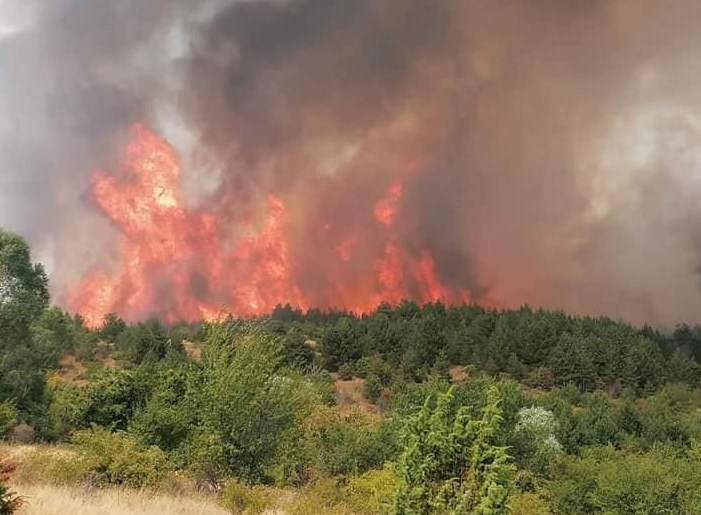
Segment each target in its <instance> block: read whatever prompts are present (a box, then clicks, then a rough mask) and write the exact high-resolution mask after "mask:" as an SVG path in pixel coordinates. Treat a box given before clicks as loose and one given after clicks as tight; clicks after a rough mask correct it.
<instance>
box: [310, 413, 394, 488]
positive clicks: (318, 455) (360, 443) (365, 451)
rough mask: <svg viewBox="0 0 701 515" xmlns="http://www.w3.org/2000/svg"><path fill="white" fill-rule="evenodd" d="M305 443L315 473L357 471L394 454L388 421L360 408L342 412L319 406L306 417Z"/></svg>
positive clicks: (363, 469) (390, 457)
mask: <svg viewBox="0 0 701 515" xmlns="http://www.w3.org/2000/svg"><path fill="white" fill-rule="evenodd" d="M306 438H307V440H306V446H307V447H308V449H309V451H308V452H309V453H310V454H311V455H312V456H313V459H312V463H313V467H314V468H315V469H316V472H317V474H316V475H317V476H319V475H320V476H339V475H347V474H359V473H363V472H366V471H368V470H371V469H375V468H380V467H382V465H383V464H384V463H385V462H386V461H389V460H391V459H393V458H394V457H395V455H396V449H397V442H396V434H395V432H394V431H393V429H392V427H391V426H390V424H389V422H388V421H385V420H381V419H379V418H378V417H377V416H376V415H372V414H369V413H365V412H363V411H361V410H360V409H354V410H352V411H351V412H350V413H349V414H348V415H345V416H344V415H342V414H341V413H339V411H338V409H336V408H320V409H318V410H317V411H316V412H315V413H314V414H313V415H312V416H311V417H310V418H309V419H308V421H307V436H306Z"/></svg>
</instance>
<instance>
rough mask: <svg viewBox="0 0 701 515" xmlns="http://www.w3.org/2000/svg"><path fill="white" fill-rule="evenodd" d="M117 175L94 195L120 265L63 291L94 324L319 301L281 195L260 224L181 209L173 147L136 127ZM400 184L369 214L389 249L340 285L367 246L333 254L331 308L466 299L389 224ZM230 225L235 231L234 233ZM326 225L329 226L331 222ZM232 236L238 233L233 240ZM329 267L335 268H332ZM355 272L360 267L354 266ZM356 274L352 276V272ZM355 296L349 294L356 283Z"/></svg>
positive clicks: (258, 310) (241, 312)
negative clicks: (300, 272)
mask: <svg viewBox="0 0 701 515" xmlns="http://www.w3.org/2000/svg"><path fill="white" fill-rule="evenodd" d="M121 168H122V169H123V170H122V171H123V173H122V174H121V175H112V174H109V173H106V172H96V173H95V174H94V175H93V179H92V187H91V191H92V195H93V198H94V200H95V202H96V203H97V205H98V206H99V208H100V210H101V211H102V212H103V213H104V214H105V215H106V216H107V217H109V219H110V220H111V221H112V222H113V223H114V224H115V226H116V227H117V228H118V230H119V232H120V233H121V242H120V252H119V259H118V264H117V265H116V266H115V267H114V269H112V270H109V271H107V270H94V271H92V272H90V273H89V274H88V275H87V276H86V277H84V278H83V279H82V280H81V281H80V282H79V283H78V284H77V285H75V287H74V288H72V290H71V291H70V292H69V295H68V299H67V303H68V306H69V308H70V309H71V310H73V311H75V312H78V313H80V314H81V315H82V316H83V318H84V320H85V322H86V324H87V325H89V326H91V327H97V326H99V325H101V323H102V322H103V320H104V317H105V316H106V315H107V314H109V313H118V314H119V315H121V316H123V317H125V318H127V319H132V320H133V319H138V318H142V317H144V316H150V315H157V316H160V317H161V318H163V319H164V320H165V321H167V322H173V321H176V320H179V319H187V320H197V319H203V318H204V319H216V318H219V317H220V316H221V315H222V313H230V314H232V315H235V316H244V317H245V316H254V315H261V314H265V313H268V312H270V311H271V310H272V309H273V308H274V307H275V306H276V305H277V304H280V303H290V304H292V305H294V306H297V307H300V308H306V307H308V306H309V305H311V304H314V305H318V304H319V300H318V299H319V298H320V296H319V294H318V292H315V291H313V290H312V289H310V288H309V287H308V286H307V287H306V288H305V284H304V283H302V282H301V281H298V280H297V278H296V275H295V271H296V268H295V263H293V259H292V257H291V256H292V253H291V250H290V247H291V243H290V241H289V237H288V232H289V231H288V226H289V223H288V211H287V208H286V205H285V203H284V202H283V199H282V198H280V197H279V196H276V195H268V198H267V202H266V204H265V206H264V207H265V209H264V210H263V211H264V213H265V216H264V219H263V221H262V223H260V224H259V225H258V227H256V228H254V227H253V226H250V227H235V228H232V227H229V226H226V225H230V224H224V223H222V222H221V221H220V220H221V217H218V216H217V215H216V212H215V211H212V212H208V211H203V210H193V209H188V208H186V207H185V205H184V202H183V191H182V188H181V165H180V161H179V159H178V157H177V155H176V154H175V152H174V151H173V149H172V148H171V146H170V145H169V144H168V143H167V142H166V141H164V140H163V139H161V138H160V137H158V136H157V135H155V134H153V133H152V132H151V131H149V130H148V129H147V128H146V127H144V126H141V125H136V126H134V128H133V130H132V137H131V141H130V143H129V144H128V145H127V147H126V149H125V151H124V156H123V159H122V163H121ZM402 191H403V184H402V182H401V181H395V182H394V183H393V184H392V185H391V186H390V187H389V189H388V191H387V193H386V196H385V198H382V199H379V200H378V201H377V203H376V205H375V208H374V211H373V215H374V220H375V222H376V223H378V224H379V226H380V230H381V231H382V238H384V239H385V244H384V246H383V249H382V251H381V255H379V256H377V257H376V259H375V266H374V267H364V268H362V269H361V270H363V272H362V277H361V276H355V277H354V276H353V274H350V275H351V276H350V278H349V280H347V281H346V282H343V283H339V282H338V281H334V280H333V278H332V277H331V275H333V273H340V271H342V270H345V268H343V267H346V266H350V265H352V264H353V261H354V260H356V259H367V258H366V257H365V256H366V254H365V256H364V255H360V256H358V254H359V253H358V252H357V251H358V249H362V248H363V237H362V234H357V235H356V234H353V235H349V236H345V237H342V238H341V239H340V240H339V241H338V242H337V243H336V245H335V246H334V247H333V248H331V249H330V254H329V255H330V256H333V258H334V259H335V260H337V262H338V266H332V267H329V269H328V270H326V271H320V273H321V274H323V273H327V274H329V277H327V278H326V280H327V284H328V288H329V295H328V297H334V301H333V303H330V302H327V303H326V304H327V306H323V305H322V306H319V307H330V306H334V307H341V308H346V309H349V310H352V311H356V312H364V311H369V310H371V309H373V308H374V307H376V306H377V305H378V304H380V303H381V302H390V303H397V302H399V301H401V300H402V299H405V298H414V299H416V300H417V301H419V302H431V301H438V300H442V301H446V302H463V301H466V300H469V294H468V293H466V292H463V291H460V292H455V291H452V290H451V289H450V288H448V287H446V286H445V285H443V284H442V283H441V281H440V280H439V278H438V275H437V273H436V270H435V263H434V261H433V259H432V257H431V255H430V254H429V253H428V252H427V251H425V250H424V251H421V252H419V256H418V257H415V256H413V255H412V253H410V252H409V251H408V249H407V247H406V245H404V244H403V240H402V238H401V234H399V233H398V231H396V230H395V228H394V222H395V220H396V217H397V213H398V210H399V207H400V206H399V204H400V201H401V197H402ZM232 229H236V231H232ZM326 229H330V227H329V226H327V227H326ZM232 234H235V235H237V236H236V238H234V242H233V243H225V242H230V241H231V239H232V238H231V236H232ZM332 270H333V271H335V272H332ZM356 270H358V269H356ZM356 275H357V272H356ZM351 283H353V284H355V285H359V286H358V288H357V290H356V291H354V292H352V293H351V292H350V291H349V290H351V289H352V288H353V285H352V284H351Z"/></svg>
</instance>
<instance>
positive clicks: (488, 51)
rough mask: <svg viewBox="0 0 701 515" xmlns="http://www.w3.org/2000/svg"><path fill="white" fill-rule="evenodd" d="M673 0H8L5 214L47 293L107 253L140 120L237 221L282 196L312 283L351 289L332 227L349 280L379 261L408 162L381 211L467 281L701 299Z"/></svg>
mask: <svg viewBox="0 0 701 515" xmlns="http://www.w3.org/2000/svg"><path fill="white" fill-rule="evenodd" d="M662 4H663V3H662V2H658V1H656V0H571V1H568V2H562V1H560V0H539V1H537V2H520V1H517V0H493V1H489V2H483V1H479V0H441V1H440V2H437V1H435V0H413V1H412V2H406V1H403V0H380V1H378V0H354V1H352V2H349V1H344V0H249V1H243V0H239V1H235V0H220V1H215V0H209V1H200V2H187V1H185V0H181V1H175V2H174V1H165V0H150V1H149V2H139V1H137V0H128V1H127V0H125V1H122V2H112V1H109V0H90V1H88V0H61V1H56V2H52V3H51V7H46V6H44V5H40V3H39V2H33V3H32V2H21V3H20V2H14V3H13V2H5V3H4V4H1V3H0V17H1V18H3V20H7V21H4V22H3V23H2V24H0V34H2V35H1V36H0V38H1V39H0V112H2V113H3V114H4V116H3V118H2V120H1V121H0V169H1V170H2V172H0V225H2V226H5V227H8V228H10V229H12V230H15V231H18V232H20V233H22V234H24V235H25V236H27V237H28V239H29V240H30V242H31V243H32V245H33V246H34V248H35V249H36V251H37V252H38V255H39V257H40V258H41V259H42V260H44V261H45V262H47V263H49V264H50V268H51V272H52V284H53V288H54V293H55V296H56V298H57V299H59V300H60V299H61V298H63V295H64V293H65V291H66V289H67V288H68V287H69V286H70V285H71V284H72V283H74V282H75V281H76V280H77V279H78V278H79V277H81V276H82V275H83V274H84V273H85V272H86V271H87V270H89V269H91V268H92V267H94V266H96V265H109V263H111V262H112V261H113V260H114V259H115V253H116V250H115V249H116V247H115V241H117V240H118V237H119V234H118V231H117V230H116V229H115V228H114V227H112V226H111V225H110V223H109V222H108V221H107V220H106V219H105V217H103V216H102V215H101V213H100V212H99V210H98V209H96V206H95V204H94V202H93V200H92V199H91V196H90V195H89V194H88V189H89V187H90V179H89V177H90V174H91V173H92V172H93V171H94V170H96V169H106V170H108V171H114V170H116V169H117V165H116V161H117V159H118V152H119V149H120V148H121V147H122V146H123V144H124V141H125V138H126V137H127V132H128V128H129V127H130V126H131V125H132V124H133V123H134V122H142V123H146V124H148V125H151V126H152V127H154V128H155V129H157V130H158V131H159V132H160V133H161V134H163V135H164V136H166V137H167V138H168V139H169V141H171V143H173V144H174V145H175V146H176V148H177V149H178V151H179V153H180V155H181V157H182V159H183V162H184V173H185V186H186V188H187V192H188V202H189V203H190V204H191V206H192V208H193V209H198V208H201V207H202V206H207V207H208V208H209V209H211V210H213V211H215V212H216V213H217V216H218V217H219V218H220V219H222V220H225V221H227V222H228V223H229V224H230V225H231V226H232V227H233V226H235V225H236V224H237V223H240V222H241V221H242V220H249V219H251V217H255V216H256V214H257V213H258V212H259V211H260V206H261V205H262V204H264V199H265V198H266V196H267V195H268V194H269V193H274V194H276V195H278V196H280V197H281V198H283V199H284V201H285V204H286V206H287V209H288V211H289V213H290V225H289V227H288V236H289V238H290V252H291V259H292V261H293V263H294V269H295V272H294V273H295V277H296V281H297V283H298V284H299V286H300V287H301V288H302V289H303V290H304V291H306V292H307V297H308V298H309V299H310V301H311V302H313V303H314V304H319V305H322V306H331V305H343V303H344V294H343V292H341V291H339V289H338V288H337V287H336V286H334V285H332V284H329V280H328V277H329V276H330V275H332V274H331V272H332V271H333V270H336V268H337V267H338V248H339V245H342V244H343V245H346V246H350V247H352V248H353V259H351V260H349V261H348V262H347V263H345V264H344V268H343V270H344V272H343V274H344V276H345V277H346V278H347V280H346V281H345V282H344V283H343V285H344V287H345V288H349V287H351V286H350V285H352V283H353V280H354V278H356V277H361V276H362V275H363V274H364V273H365V272H366V271H367V268H368V267H371V266H372V263H373V262H374V261H373V260H374V259H375V258H376V256H377V255H378V252H380V253H381V249H382V246H383V245H384V242H385V241H386V235H385V234H384V233H383V232H382V231H383V229H382V227H381V226H378V224H377V223H376V220H374V218H373V207H374V206H375V204H376V203H377V202H378V200H379V199H381V198H383V197H384V196H385V195H386V192H387V191H388V188H390V187H391V185H392V184H393V183H394V182H395V181H397V180H400V181H401V182H402V183H403V184H404V188H403V195H402V197H401V200H400V201H399V205H398V206H397V209H398V213H397V216H396V221H395V226H394V228H393V230H394V231H395V232H394V236H393V237H394V238H395V239H396V240H397V241H399V242H400V243H401V245H402V247H403V248H405V249H406V250H407V252H410V253H416V254H418V253H420V252H421V249H426V250H427V251H428V252H430V254H431V255H432V256H433V258H434V260H435V265H436V272H437V274H438V278H439V279H440V281H441V282H442V283H443V284H447V285H451V286H453V287H455V288H460V289H464V290H467V291H469V292H471V294H472V296H473V298H475V299H476V300H478V301H483V302H486V303H489V304H492V305H498V306H512V305H520V304H523V303H528V304H531V305H537V306H541V305H542V306H546V307H550V308H564V309H567V310H571V311H575V312H579V313H590V314H600V313H605V314H609V315H613V316H619V317H623V318H626V319H629V320H632V321H635V322H651V323H658V324H670V323H673V322H675V321H679V320H694V319H695V318H696V317H697V316H698V312H699V310H701V280H700V279H699V269H700V268H701V204H700V203H699V200H698V199H699V196H700V195H701V95H700V94H699V93H698V92H699V91H700V87H701V76H700V75H699V73H698V69H699V63H698V53H699V51H700V50H701V32H699V31H698V28H697V20H698V19H701V18H699V17H700V16H701V4H699V2H697V1H695V0H676V1H675V2H672V3H665V5H662ZM20 7H21V9H22V10H18V9H19V8H20ZM115 173H116V172H115ZM232 237H233V236H232ZM344 242H345V243H344ZM281 300H283V301H284V300H285V299H281Z"/></svg>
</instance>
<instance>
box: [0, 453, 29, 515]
mask: <svg viewBox="0 0 701 515" xmlns="http://www.w3.org/2000/svg"><path fill="white" fill-rule="evenodd" d="M15 468H16V465H15V464H14V463H13V462H11V461H9V460H3V459H0V515H12V514H13V513H15V512H16V511H18V510H19V509H20V508H21V507H22V506H24V505H25V504H26V500H25V499H24V498H23V497H20V496H18V495H17V494H16V493H15V492H13V491H11V490H10V489H9V488H8V487H7V485H5V482H6V481H7V480H8V479H9V478H10V474H11V473H12V472H14V470H15Z"/></svg>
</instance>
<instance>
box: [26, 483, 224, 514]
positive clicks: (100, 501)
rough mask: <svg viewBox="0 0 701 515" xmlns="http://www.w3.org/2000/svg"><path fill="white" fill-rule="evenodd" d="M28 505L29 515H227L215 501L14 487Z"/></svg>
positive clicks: (46, 486) (66, 488)
mask: <svg viewBox="0 0 701 515" xmlns="http://www.w3.org/2000/svg"><path fill="white" fill-rule="evenodd" d="M13 486H14V487H15V489H16V490H17V491H18V492H20V493H21V494H22V495H23V496H24V497H25V498H26V499H27V501H28V504H27V505H26V506H25V507H24V508H22V509H21V510H20V512H19V513H21V514H25V515H66V514H70V515H96V514H101V515H128V514H129V515H132V514H137V513H138V514H142V515H198V514H201V515H225V514H226V513H229V512H227V511H226V510H224V509H222V508H220V507H218V506H217V505H216V504H215V503H214V502H213V500H212V499H210V498H206V497H196V496H192V494H188V495H169V494H160V493H159V494H154V493H150V492H140V491H135V490H125V489H116V488H108V489H99V490H98V489H86V488H82V487H76V486H56V485H50V484H34V485H26V484H20V485H13Z"/></svg>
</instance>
